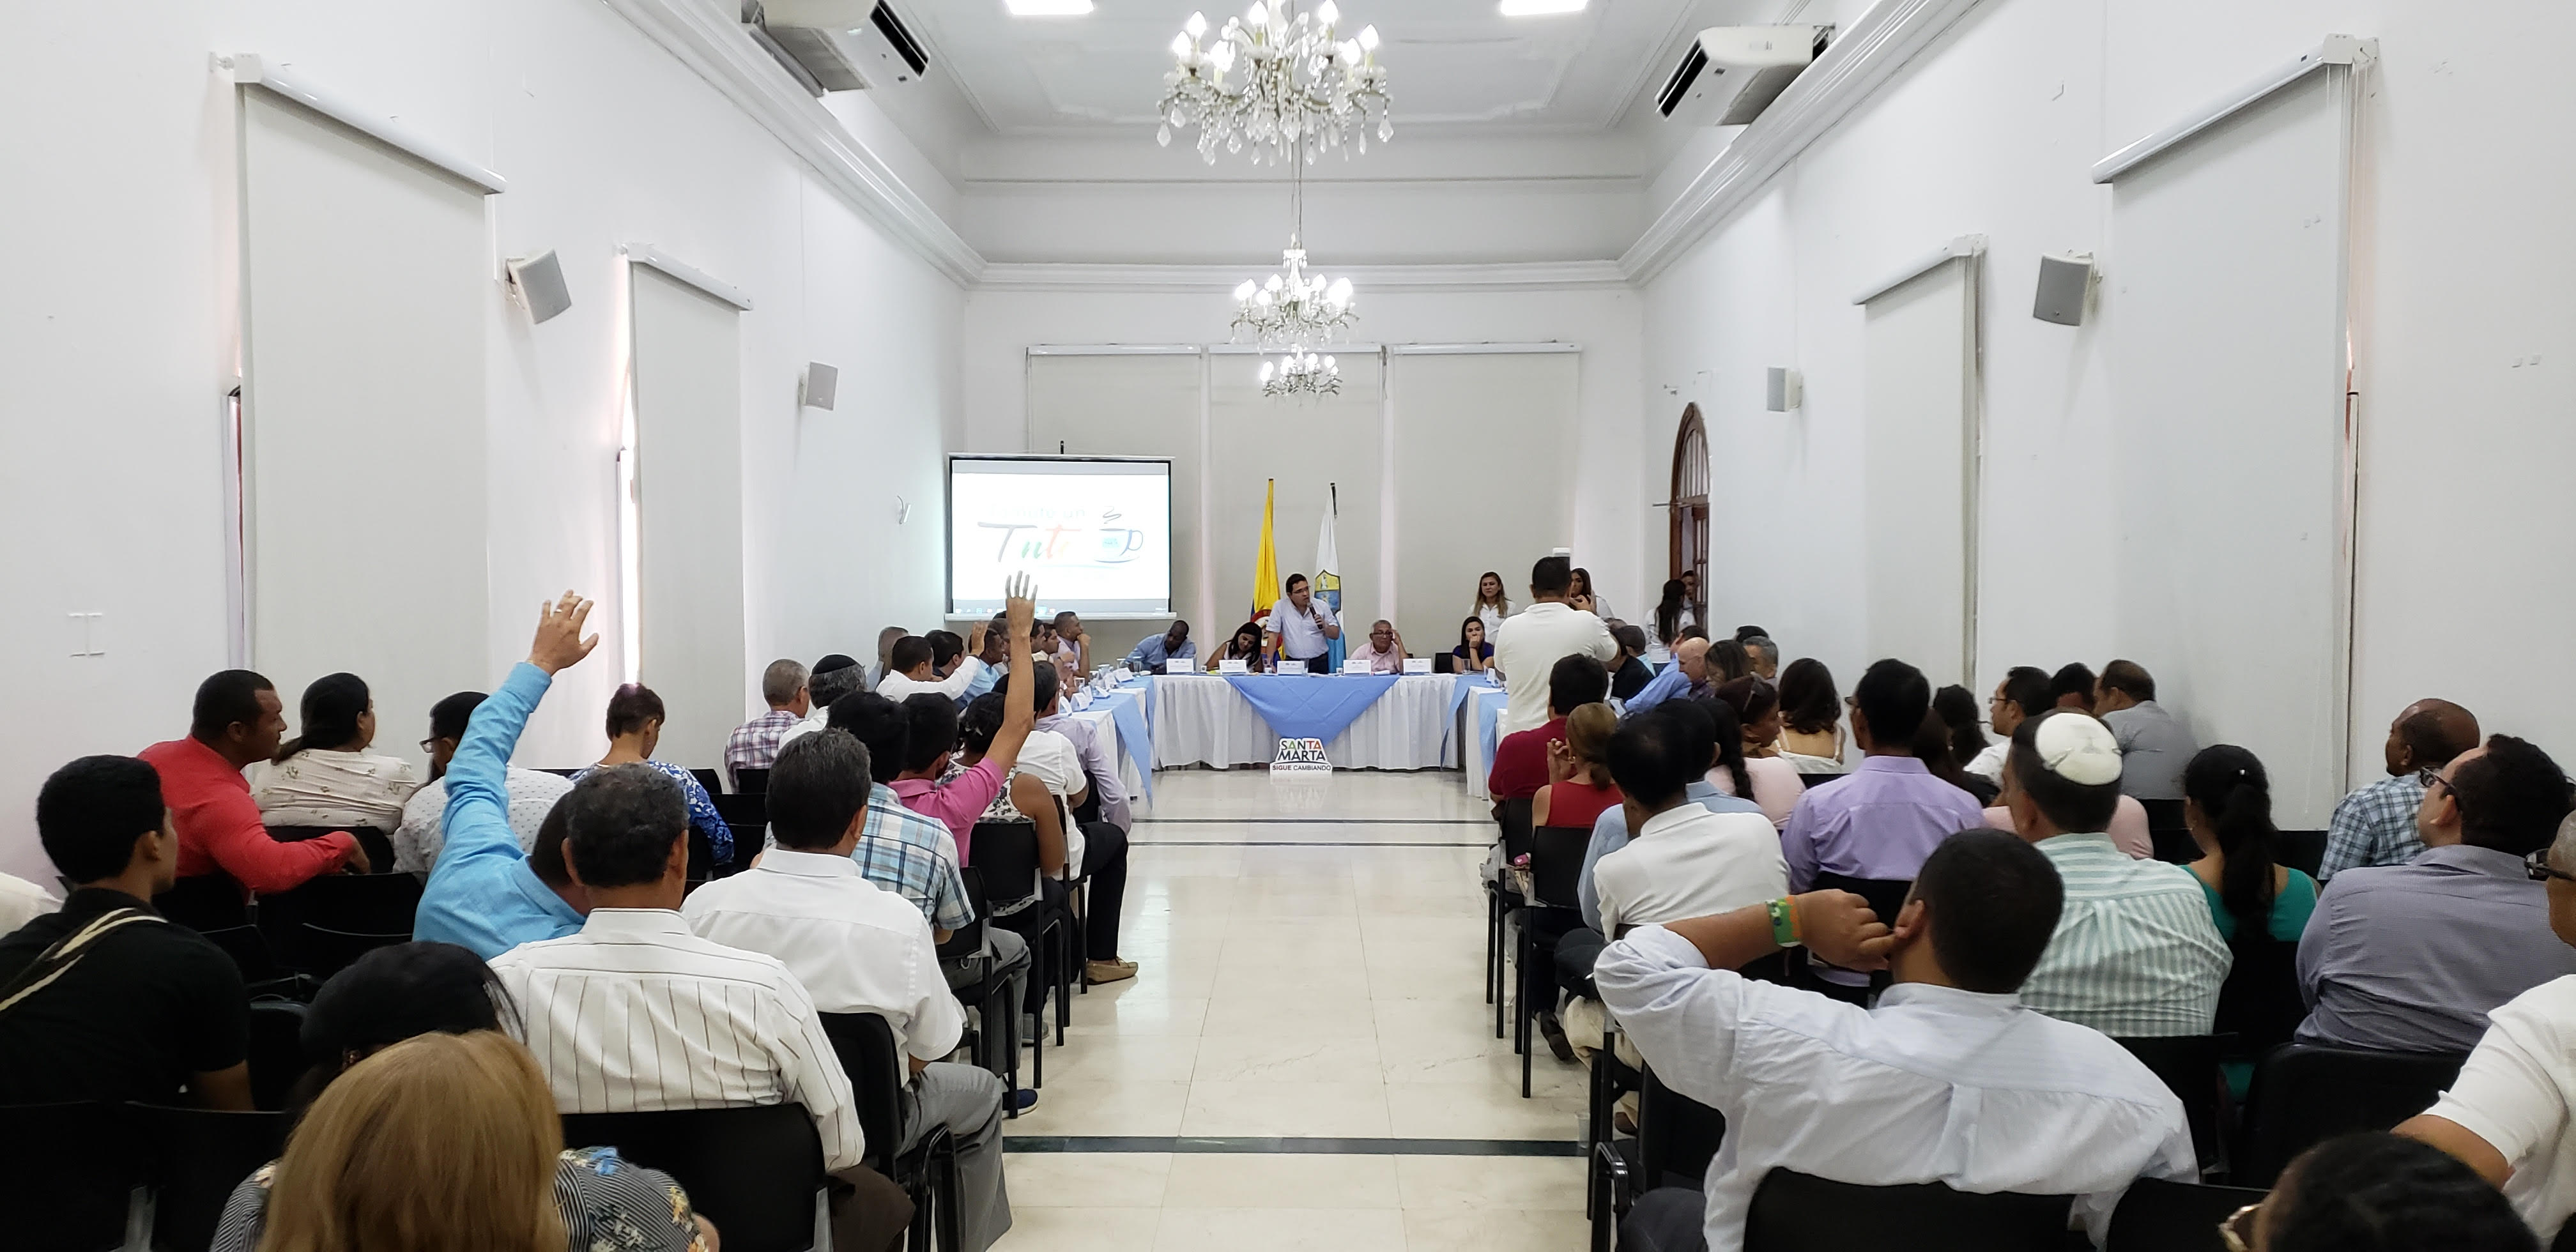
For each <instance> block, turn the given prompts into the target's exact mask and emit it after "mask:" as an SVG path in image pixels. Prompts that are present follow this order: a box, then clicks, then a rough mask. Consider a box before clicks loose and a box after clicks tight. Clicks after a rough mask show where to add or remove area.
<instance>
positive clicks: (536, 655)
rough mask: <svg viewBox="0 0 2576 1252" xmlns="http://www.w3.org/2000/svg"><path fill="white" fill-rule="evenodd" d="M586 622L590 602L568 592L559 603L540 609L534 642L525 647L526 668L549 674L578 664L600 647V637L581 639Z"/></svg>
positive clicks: (593, 636) (588, 618)
mask: <svg viewBox="0 0 2576 1252" xmlns="http://www.w3.org/2000/svg"><path fill="white" fill-rule="evenodd" d="M589 620H590V601H588V600H584V599H582V598H581V595H580V594H579V593H578V592H571V591H567V592H565V593H563V598H562V599H559V600H556V601H553V602H552V603H549V604H544V605H540V606H539V607H538V609H537V638H536V642H534V643H531V644H529V645H528V664H530V665H534V666H536V667H537V668H538V669H541V670H544V671H545V672H547V673H549V674H554V673H559V672H561V671H563V670H567V669H570V668H572V667H573V666H575V665H578V664H580V663H581V659H582V658H583V657H586V656H589V655H590V650H591V649H592V648H596V647H598V646H599V636H597V635H592V636H590V637H589V638H587V639H585V638H583V637H582V634H581V628H582V624H583V623H584V622H587V621H589Z"/></svg>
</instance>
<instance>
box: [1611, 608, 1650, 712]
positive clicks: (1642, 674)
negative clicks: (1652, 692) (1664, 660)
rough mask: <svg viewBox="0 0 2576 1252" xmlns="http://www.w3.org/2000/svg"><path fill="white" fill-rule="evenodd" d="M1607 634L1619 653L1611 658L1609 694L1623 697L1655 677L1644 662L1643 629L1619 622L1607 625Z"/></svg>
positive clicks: (1644, 635) (1640, 689) (1644, 686)
mask: <svg viewBox="0 0 2576 1252" xmlns="http://www.w3.org/2000/svg"><path fill="white" fill-rule="evenodd" d="M1610 638H1611V641H1612V642H1614V643H1617V644H1618V645H1619V655H1618V656H1617V657H1615V658H1613V659H1612V660H1611V662H1610V695H1611V697H1612V698H1613V699H1617V700H1620V701H1625V700H1627V698H1628V697H1630V696H1633V695H1635V694H1637V693H1638V692H1640V691H1643V690H1645V689H1646V684H1648V683H1650V682H1653V681H1654V680H1655V671H1654V668H1653V667H1652V666H1649V665H1647V664H1646V632H1645V631H1643V630H1640V629H1638V628H1637V627H1635V626H1631V625H1629V624H1628V623H1626V622H1620V623H1618V624H1617V625H1615V626H1612V627H1611V628H1610Z"/></svg>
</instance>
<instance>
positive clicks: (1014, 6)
mask: <svg viewBox="0 0 2576 1252" xmlns="http://www.w3.org/2000/svg"><path fill="white" fill-rule="evenodd" d="M1002 7H1004V8H1006V9H1009V10H1010V11H1011V16H1013V17H1080V16H1082V15H1083V14H1085V13H1089V12H1090V11H1091V0H1002ZM1575 7H1576V8H1581V7H1583V6H1582V5H1581V4H1577V5H1576V6H1575Z"/></svg>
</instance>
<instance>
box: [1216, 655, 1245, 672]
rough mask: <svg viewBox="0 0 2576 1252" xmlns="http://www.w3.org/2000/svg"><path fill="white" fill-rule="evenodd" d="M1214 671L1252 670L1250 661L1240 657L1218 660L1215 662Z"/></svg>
mask: <svg viewBox="0 0 2576 1252" xmlns="http://www.w3.org/2000/svg"><path fill="white" fill-rule="evenodd" d="M1216 672H1218V673H1220V674H1249V673H1251V672H1252V665H1251V663H1250V662H1248V661H1244V660H1241V659H1236V660H1228V661H1219V662H1217V663H1216Z"/></svg>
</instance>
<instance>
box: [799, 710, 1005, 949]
mask: <svg viewBox="0 0 2576 1252" xmlns="http://www.w3.org/2000/svg"><path fill="white" fill-rule="evenodd" d="M979 698H980V697H979ZM830 729H832V730H839V731H846V732H848V733H849V734H850V735H851V736H852V737H854V738H856V739H857V740H858V741H859V742H860V744H862V745H864V746H865V747H866V748H867V750H868V779H869V781H870V782H871V783H873V784H874V785H873V786H872V787H871V788H870V789H869V791H868V808H867V819H868V824H867V828H866V829H864V830H862V831H860V832H859V846H858V850H857V851H855V852H852V853H851V854H850V855H851V859H852V860H855V861H857V862H858V863H859V873H860V875H861V876H862V877H865V878H866V879H867V880H868V881H869V882H872V883H875V884H876V885H878V886H880V887H883V888H885V889H886V890H888V891H891V892H894V893H895V894H896V895H899V896H902V897H903V898H904V899H907V900H910V901H912V903H913V906H914V907H916V908H918V909H920V910H921V915H922V916H923V917H925V918H927V919H929V921H930V931H931V937H932V938H934V939H936V940H938V941H939V942H941V943H946V942H948V936H949V933H950V932H952V931H955V930H957V929H959V928H961V927H963V926H965V925H966V924H967V923H968V922H971V921H973V920H975V912H974V909H973V907H972V906H971V905H969V904H968V903H967V902H966V882H965V878H964V876H963V875H961V874H959V873H958V866H959V865H961V864H963V862H962V861H961V860H960V859H959V858H958V855H957V836H956V835H954V834H952V833H950V831H949V829H948V824H947V823H946V822H943V821H941V820H939V819H938V818H936V817H932V816H931V815H929V814H927V813H920V812H916V811H914V810H912V809H910V808H908V807H906V806H905V805H904V803H903V798H902V797H901V796H898V795H896V794H895V792H894V788H893V786H892V784H893V783H894V781H895V779H896V778H897V777H899V776H900V775H902V773H903V763H904V760H905V759H906V757H907V756H908V755H909V753H910V751H911V742H912V718H911V715H910V714H908V713H907V712H905V710H904V707H903V706H902V705H900V704H895V703H892V702H891V701H888V700H887V699H886V698H885V697H884V696H881V695H878V694H876V693H875V692H869V691H862V692H855V693H852V694H850V695H846V696H843V697H841V698H840V699H838V700H835V701H833V702H832V724H831V726H830Z"/></svg>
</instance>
